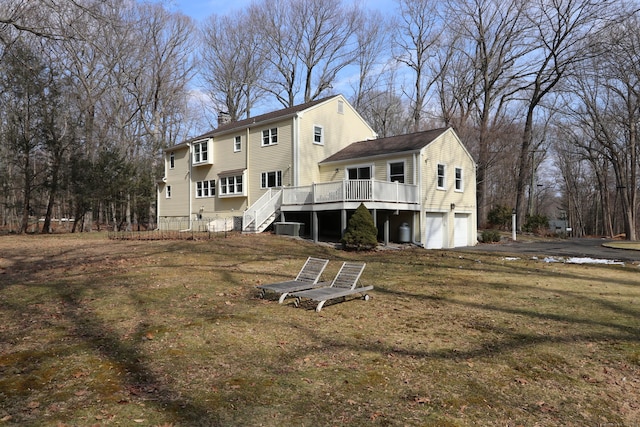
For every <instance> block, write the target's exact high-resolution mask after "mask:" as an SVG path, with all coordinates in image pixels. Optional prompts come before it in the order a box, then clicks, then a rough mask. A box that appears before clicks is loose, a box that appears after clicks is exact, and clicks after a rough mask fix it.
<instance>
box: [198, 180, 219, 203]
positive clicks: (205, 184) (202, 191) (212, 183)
mask: <svg viewBox="0 0 640 427" xmlns="http://www.w3.org/2000/svg"><path fill="white" fill-rule="evenodd" d="M215 195H216V180H215V179H211V180H208V181H198V182H196V197H198V198H199V197H213V196H215Z"/></svg>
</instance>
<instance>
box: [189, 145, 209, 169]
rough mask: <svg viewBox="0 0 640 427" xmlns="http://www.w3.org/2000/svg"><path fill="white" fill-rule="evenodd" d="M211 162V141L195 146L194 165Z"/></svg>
mask: <svg viewBox="0 0 640 427" xmlns="http://www.w3.org/2000/svg"><path fill="white" fill-rule="evenodd" d="M208 161H209V141H202V142H196V143H195V144H193V163H194V164H197V163H207V162H208Z"/></svg>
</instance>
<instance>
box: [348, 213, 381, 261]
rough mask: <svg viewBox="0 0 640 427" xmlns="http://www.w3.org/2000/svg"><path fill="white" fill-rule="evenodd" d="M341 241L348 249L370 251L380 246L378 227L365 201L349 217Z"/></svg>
mask: <svg viewBox="0 0 640 427" xmlns="http://www.w3.org/2000/svg"><path fill="white" fill-rule="evenodd" d="M341 242H342V245H343V247H344V249H346V250H356V251H361V250H365V251H369V250H372V249H374V248H375V247H376V246H378V229H377V228H376V225H375V224H374V222H373V216H371V213H369V210H368V209H367V208H366V206H365V205H364V204H363V203H361V204H360V206H358V209H356V211H355V212H354V214H353V216H351V218H350V219H349V223H348V224H347V230H346V231H345V233H344V237H343V238H342V240H341Z"/></svg>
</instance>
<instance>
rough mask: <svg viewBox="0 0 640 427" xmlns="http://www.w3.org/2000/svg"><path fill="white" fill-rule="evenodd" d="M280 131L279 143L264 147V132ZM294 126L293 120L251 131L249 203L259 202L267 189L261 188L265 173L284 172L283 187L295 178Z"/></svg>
mask: <svg viewBox="0 0 640 427" xmlns="http://www.w3.org/2000/svg"><path fill="white" fill-rule="evenodd" d="M273 128H277V129H278V143H277V144H275V145H269V146H264V147H263V146H262V131H264V130H268V129H273ZM292 165H293V125H292V119H286V120H282V121H279V122H275V123H270V124H268V125H263V126H256V127H255V128H252V129H251V130H250V136H249V167H248V170H247V180H248V188H247V190H248V194H247V195H248V198H249V199H248V202H249V204H251V203H253V202H255V201H256V200H258V199H259V198H260V197H261V196H262V195H263V194H264V193H265V191H266V190H265V189H262V188H260V187H261V174H262V173H263V172H277V171H282V185H284V186H289V185H291V184H292V181H293V178H292V175H291V170H292V167H293V166H292Z"/></svg>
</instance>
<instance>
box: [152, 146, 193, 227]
mask: <svg viewBox="0 0 640 427" xmlns="http://www.w3.org/2000/svg"><path fill="white" fill-rule="evenodd" d="M171 152H173V153H174V156H175V157H174V168H173V169H171V168H170V165H169V158H170V155H171ZM164 157H165V176H164V178H165V180H166V182H165V183H164V184H161V185H160V186H159V191H160V194H159V200H158V201H159V205H160V209H159V212H160V214H161V215H162V216H163V217H174V216H179V217H184V216H188V215H189V193H190V192H189V161H190V159H189V148H188V147H186V146H181V147H177V148H176V149H175V150H168V151H166V152H165V153H164ZM167 186H171V198H167V193H166V190H167Z"/></svg>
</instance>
